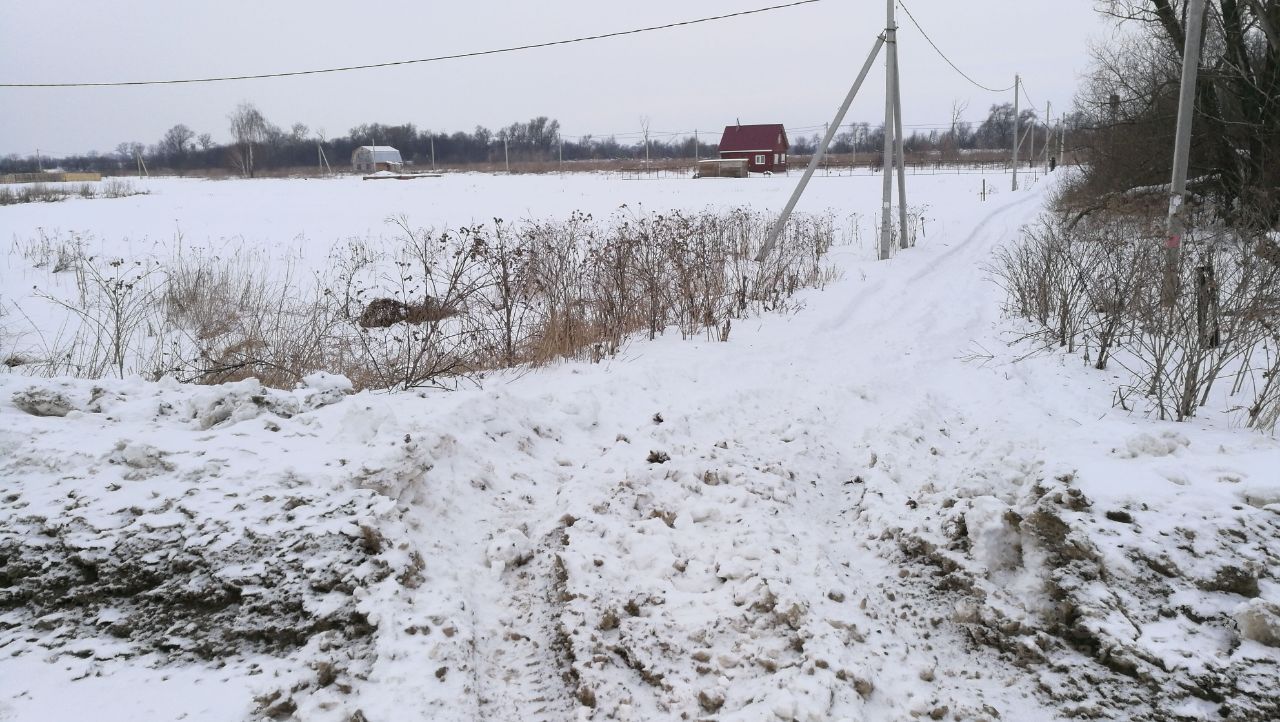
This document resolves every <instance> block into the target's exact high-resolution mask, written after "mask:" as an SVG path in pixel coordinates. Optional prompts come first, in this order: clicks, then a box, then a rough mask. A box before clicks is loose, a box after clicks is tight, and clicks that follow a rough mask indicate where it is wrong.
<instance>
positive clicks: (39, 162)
mask: <svg viewBox="0 0 1280 722" xmlns="http://www.w3.org/2000/svg"><path fill="white" fill-rule="evenodd" d="M36 168H37V169H39V171H40V172H41V173H43V172H44V161H43V160H41V159H40V149H39V148H36Z"/></svg>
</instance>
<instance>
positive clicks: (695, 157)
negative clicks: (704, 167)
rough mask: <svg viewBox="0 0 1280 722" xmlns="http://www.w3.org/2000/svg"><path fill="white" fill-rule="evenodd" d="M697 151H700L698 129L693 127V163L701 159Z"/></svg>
mask: <svg viewBox="0 0 1280 722" xmlns="http://www.w3.org/2000/svg"><path fill="white" fill-rule="evenodd" d="M699 153H701V149H700V148H698V130H697V129H696V128H695V129H694V131H693V162H694V163H698V162H699V161H701V160H702V156H701V155H699Z"/></svg>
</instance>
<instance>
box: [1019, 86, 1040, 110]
mask: <svg viewBox="0 0 1280 722" xmlns="http://www.w3.org/2000/svg"><path fill="white" fill-rule="evenodd" d="M1022 97H1024V98H1026V99H1027V102H1028V103H1030V104H1031V108H1032V110H1034V109H1035V108H1036V107H1037V106H1036V102H1035V101H1034V100H1032V99H1031V95H1030V94H1029V93H1027V81H1025V80H1024V81H1022Z"/></svg>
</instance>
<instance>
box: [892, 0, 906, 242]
mask: <svg viewBox="0 0 1280 722" xmlns="http://www.w3.org/2000/svg"><path fill="white" fill-rule="evenodd" d="M891 7H892V6H891ZM889 22H890V23H893V18H892V16H891V17H890V19H889ZM895 28H896V24H895ZM895 35H896V33H895ZM889 62H891V63H893V137H894V146H895V148H894V155H896V156H898V248H903V249H906V248H910V247H911V239H910V238H909V237H908V233H907V153H906V151H905V150H904V149H903V142H904V141H903V133H902V66H901V65H899V64H898V43H897V40H896V39H895V41H894V43H893V44H892V45H890V46H889Z"/></svg>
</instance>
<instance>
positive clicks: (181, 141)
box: [160, 123, 196, 168]
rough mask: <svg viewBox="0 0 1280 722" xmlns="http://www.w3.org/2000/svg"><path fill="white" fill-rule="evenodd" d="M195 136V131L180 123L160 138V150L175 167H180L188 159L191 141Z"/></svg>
mask: <svg viewBox="0 0 1280 722" xmlns="http://www.w3.org/2000/svg"><path fill="white" fill-rule="evenodd" d="M195 137H196V133H195V131H193V130H191V129H190V128H188V127H187V126H185V125H183V124H182V123H179V124H177V125H175V126H173V127H172V128H170V129H169V130H168V131H166V132H165V134H164V137H163V138H161V139H160V152H161V153H163V154H164V155H165V156H166V157H167V158H168V159H169V162H170V163H172V164H173V165H174V167H177V168H180V167H182V166H183V164H184V163H183V161H185V160H186V157H187V151H188V150H190V149H191V141H192V140H193V139H194V138H195Z"/></svg>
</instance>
